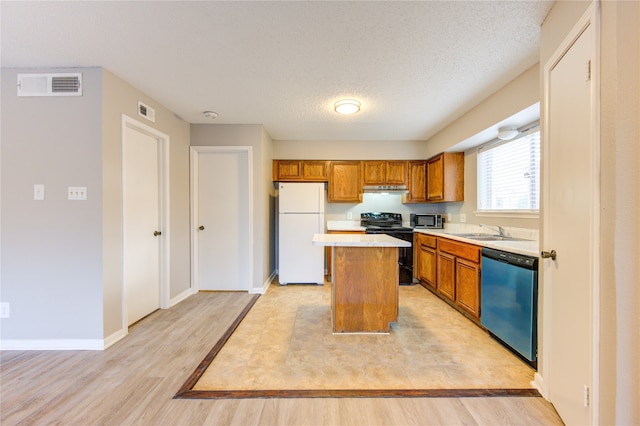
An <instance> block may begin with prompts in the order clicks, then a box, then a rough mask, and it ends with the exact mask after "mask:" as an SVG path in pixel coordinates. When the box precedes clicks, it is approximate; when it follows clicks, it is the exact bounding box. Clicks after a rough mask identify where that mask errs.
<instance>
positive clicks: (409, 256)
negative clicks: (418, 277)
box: [360, 212, 415, 285]
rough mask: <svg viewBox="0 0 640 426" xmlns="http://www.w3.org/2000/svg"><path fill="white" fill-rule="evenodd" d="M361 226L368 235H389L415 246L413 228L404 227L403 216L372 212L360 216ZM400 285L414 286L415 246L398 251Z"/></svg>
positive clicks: (401, 248)
mask: <svg viewBox="0 0 640 426" xmlns="http://www.w3.org/2000/svg"><path fill="white" fill-rule="evenodd" d="M360 226H364V227H365V233H367V234H387V235H389V236H392V237H394V238H398V239H400V240H404V241H409V242H410V243H411V244H413V228H408V227H404V226H402V214H400V213H381V212H370V213H361V214H360ZM398 252H399V256H398V266H399V268H398V269H399V271H400V273H399V274H400V276H399V282H400V285H413V284H415V282H414V281H413V246H411V247H400V248H399V249H398Z"/></svg>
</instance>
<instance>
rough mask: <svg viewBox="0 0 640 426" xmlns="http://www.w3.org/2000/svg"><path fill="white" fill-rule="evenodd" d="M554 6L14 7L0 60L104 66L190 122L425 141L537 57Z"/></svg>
mask: <svg viewBox="0 0 640 426" xmlns="http://www.w3.org/2000/svg"><path fill="white" fill-rule="evenodd" d="M551 5H552V1H537V0H529V1H527V0H523V1H413V2H396V1H374V2H365V1H351V2H330V1H318V2H316V1H296V2H284V1H261V2H240V1H237V2H221V1H178V2H168V1H161V2H152V1H125V2H96V1H70V2H33V1H20V2H9V1H2V2H1V3H0V14H1V16H0V17H1V48H2V50H1V52H2V53H1V55H2V56H1V61H2V66H3V67H69V66H71V67H88V66H102V67H105V68H106V69H108V70H110V71H111V72H113V73H114V74H116V75H118V76H120V77H121V78H123V79H124V80H126V81H128V82H129V83H131V84H132V85H134V86H135V87H137V88H138V89H140V90H141V91H143V92H144V93H146V94H147V95H149V96H151V97H152V98H154V99H155V100H156V101H158V102H160V103H161V104H163V105H164V106H166V107H167V108H169V109H170V110H172V111H173V112H175V113H176V114H177V115H179V116H180V117H182V118H183V119H184V120H186V121H188V122H190V123H234V124H239V123H247V124H263V125H264V126H265V128H266V130H267V131H268V132H269V134H270V135H271V137H272V138H273V139H276V140H425V139H428V138H429V137H431V136H432V135H434V134H435V133H437V132H438V131H439V130H440V129H442V128H443V127H445V126H446V125H448V124H449V123H451V122H452V121H453V120H455V119H456V118H458V117H459V116H460V115H462V114H463V113H464V112H466V111H467V110H469V109H470V108H472V107H473V106H475V105H476V104H478V103H479V102H480V101H482V100H483V99H485V98H486V97H487V96H489V95H490V94H492V93H494V92H495V91H496V90H498V89H499V88H500V87H502V86H504V85H505V84H506V83H507V82H509V81H511V80H512V79H513V78H515V77H516V76H518V75H519V74H521V73H522V72H523V71H525V70H527V69H528V68H530V67H531V66H532V65H534V64H535V63H536V62H538V47H539V39H540V26H541V24H542V22H543V20H544V18H545V16H546V15H547V13H548V11H549V9H550V8H551ZM343 97H354V98H357V99H359V100H360V101H361V102H362V110H361V112H359V113H357V114H355V115H352V116H339V115H338V114H336V113H335V112H334V111H333V109H332V105H333V103H334V102H335V101H336V100H338V99H340V98H343ZM204 110H213V111H216V112H218V113H219V117H218V118H217V119H215V120H213V121H211V120H207V119H205V118H203V116H202V112H203V111H204Z"/></svg>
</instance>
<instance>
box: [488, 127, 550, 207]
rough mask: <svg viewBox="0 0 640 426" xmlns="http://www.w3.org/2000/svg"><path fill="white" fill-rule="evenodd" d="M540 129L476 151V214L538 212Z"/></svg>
mask: <svg viewBox="0 0 640 426" xmlns="http://www.w3.org/2000/svg"><path fill="white" fill-rule="evenodd" d="M539 208H540V128H539V127H536V128H534V129H533V130H530V131H528V132H525V133H524V134H522V135H521V136H519V137H518V138H516V139H513V140H510V141H499V142H495V143H489V144H486V145H484V146H481V147H480V148H479V149H478V211H479V212H514V213H537V212H538V210H539Z"/></svg>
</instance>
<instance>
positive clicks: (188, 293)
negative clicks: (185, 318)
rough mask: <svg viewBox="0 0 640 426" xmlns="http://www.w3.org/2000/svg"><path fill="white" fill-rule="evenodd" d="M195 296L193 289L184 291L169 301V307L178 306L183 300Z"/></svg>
mask: <svg viewBox="0 0 640 426" xmlns="http://www.w3.org/2000/svg"><path fill="white" fill-rule="evenodd" d="M193 294H195V293H194V292H193V291H192V290H191V288H188V289H186V290H185V291H183V292H182V293H180V294H179V295H177V296H176V297H174V298H173V299H171V300H169V307H172V306H176V305H177V304H178V303H180V302H182V301H183V300H185V299H186V298H188V297H189V296H191V295H193Z"/></svg>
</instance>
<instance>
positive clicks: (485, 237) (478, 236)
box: [449, 233, 529, 241]
mask: <svg viewBox="0 0 640 426" xmlns="http://www.w3.org/2000/svg"><path fill="white" fill-rule="evenodd" d="M449 235H453V236H455V237H462V238H469V239H471V240H478V241H529V240H526V239H524V238H515V237H508V236H506V235H495V234H483V233H462V234H454V233H449Z"/></svg>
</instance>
